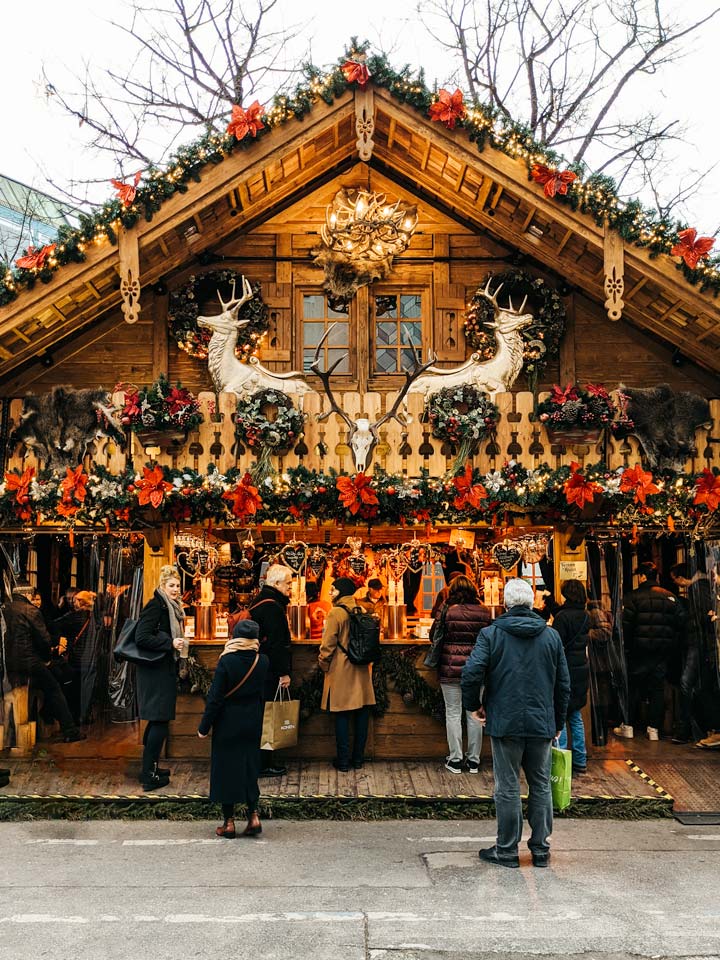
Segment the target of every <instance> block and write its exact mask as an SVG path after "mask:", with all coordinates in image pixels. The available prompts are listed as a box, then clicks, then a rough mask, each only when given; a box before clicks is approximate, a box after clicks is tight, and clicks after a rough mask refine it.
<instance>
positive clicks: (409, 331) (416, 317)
mask: <svg viewBox="0 0 720 960" xmlns="http://www.w3.org/2000/svg"><path fill="white" fill-rule="evenodd" d="M370 305H371V311H372V313H373V330H372V333H373V337H372V344H373V348H372V358H371V365H372V375H373V376H387V375H391V374H397V373H402V371H403V370H405V369H407V368H408V367H410V366H412V363H413V349H412V348H413V347H415V349H416V350H417V352H418V354H422V352H423V340H424V339H425V337H424V336H423V332H424V331H423V326H424V321H426V313H427V310H426V307H425V303H424V297H423V295H422V293H421V292H413V291H402V292H398V293H394V292H374V293H373V294H372V296H371V298H370Z"/></svg>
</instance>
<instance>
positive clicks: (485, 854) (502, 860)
mask: <svg viewBox="0 0 720 960" xmlns="http://www.w3.org/2000/svg"><path fill="white" fill-rule="evenodd" d="M478 856H479V857H480V859H481V860H484V861H485V863H495V864H497V866H498V867H519V866H520V858H519V857H499V856H498V852H497V847H486V848H485V849H484V850H480V851H479V852H478Z"/></svg>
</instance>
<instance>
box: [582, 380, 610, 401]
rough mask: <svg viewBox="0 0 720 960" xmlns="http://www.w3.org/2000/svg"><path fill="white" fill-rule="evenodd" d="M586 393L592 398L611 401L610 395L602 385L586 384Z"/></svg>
mask: <svg viewBox="0 0 720 960" xmlns="http://www.w3.org/2000/svg"><path fill="white" fill-rule="evenodd" d="M585 392H586V393H589V394H590V396H591V397H600V398H601V399H602V400H609V399H610V394H609V393H608V392H607V390H606V389H605V387H604V386H603V385H602V384H601V383H586V384H585Z"/></svg>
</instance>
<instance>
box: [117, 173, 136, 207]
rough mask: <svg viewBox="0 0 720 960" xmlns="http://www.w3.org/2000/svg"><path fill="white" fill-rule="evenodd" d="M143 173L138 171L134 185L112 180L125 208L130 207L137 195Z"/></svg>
mask: <svg viewBox="0 0 720 960" xmlns="http://www.w3.org/2000/svg"><path fill="white" fill-rule="evenodd" d="M141 176H142V173H141V172H140V171H139V170H138V172H137V173H136V174H135V176H134V178H133V182H132V183H123V182H122V180H111V181H110V183H111V184H112V185H113V186H114V187H115V192H116V193H117V195H118V199H119V201H120V203H122V205H123V206H124V207H129V206H130V204H131V203H132V202H133V200H134V199H135V197H136V195H137V185H138V184H139V183H140V177H141Z"/></svg>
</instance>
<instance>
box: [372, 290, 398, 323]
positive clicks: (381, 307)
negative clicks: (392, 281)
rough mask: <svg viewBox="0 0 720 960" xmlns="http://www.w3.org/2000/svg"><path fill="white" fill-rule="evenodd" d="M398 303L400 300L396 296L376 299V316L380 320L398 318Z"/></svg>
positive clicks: (384, 296) (391, 295) (382, 296)
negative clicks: (382, 318) (381, 318)
mask: <svg viewBox="0 0 720 960" xmlns="http://www.w3.org/2000/svg"><path fill="white" fill-rule="evenodd" d="M397 301H398V298H397V297H396V296H395V295H394V294H390V295H385V294H383V295H381V296H378V297H375V316H376V317H377V318H378V319H379V318H380V317H397Z"/></svg>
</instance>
